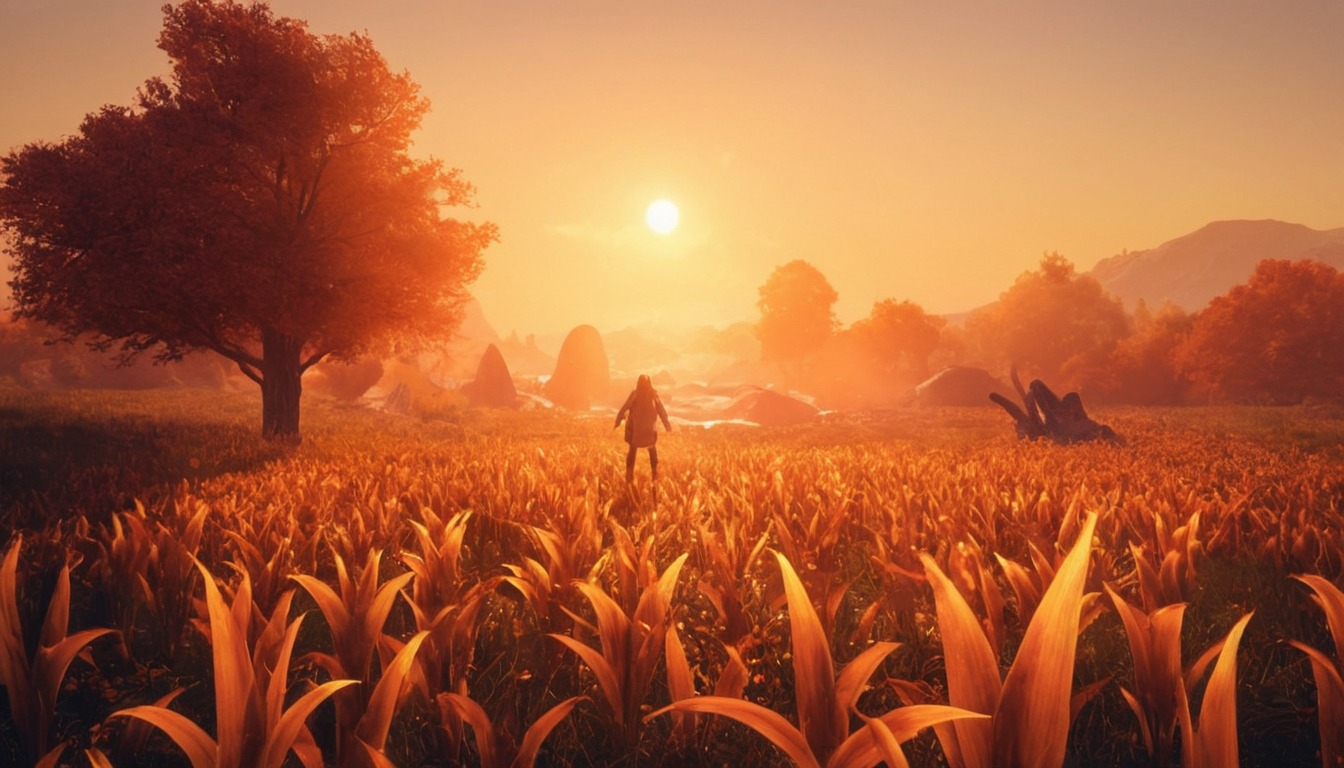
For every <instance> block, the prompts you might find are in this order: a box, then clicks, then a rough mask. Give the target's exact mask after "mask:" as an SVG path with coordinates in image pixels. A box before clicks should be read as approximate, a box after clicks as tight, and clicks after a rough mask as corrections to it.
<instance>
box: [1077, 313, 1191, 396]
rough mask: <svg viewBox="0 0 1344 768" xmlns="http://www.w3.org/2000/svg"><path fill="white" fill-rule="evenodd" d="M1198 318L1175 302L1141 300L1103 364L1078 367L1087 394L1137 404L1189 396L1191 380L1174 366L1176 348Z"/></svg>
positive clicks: (1083, 388)
mask: <svg viewBox="0 0 1344 768" xmlns="http://www.w3.org/2000/svg"><path fill="white" fill-rule="evenodd" d="M1193 323H1194V318H1193V317H1191V316H1190V315H1189V314H1187V313H1186V312H1185V310H1183V309H1181V308H1180V307H1178V306H1176V305H1175V304H1171V303H1167V304H1164V305H1163V306H1162V307H1161V308H1160V309H1158V310H1157V311H1156V312H1154V311H1153V310H1151V309H1149V308H1148V305H1147V304H1145V303H1144V302H1143V301H1142V300H1140V301H1139V305H1138V307H1136V308H1135V310H1134V316H1133V318H1132V320H1131V323H1130V326H1131V331H1130V333H1129V335H1128V336H1126V337H1125V338H1123V339H1121V340H1120V341H1119V342H1118V343H1117V344H1116V345H1115V349H1113V350H1112V351H1111V354H1110V356H1109V358H1107V359H1106V360H1105V362H1104V364H1103V365H1101V366H1099V367H1098V368H1096V369H1094V370H1092V371H1087V372H1080V373H1079V374H1078V375H1079V377H1080V378H1081V379H1082V382H1081V383H1080V389H1082V390H1085V391H1086V392H1087V393H1088V394H1089V396H1091V397H1090V398H1089V399H1092V398H1095V400H1096V401H1100V402H1111V403H1129V404H1133V405H1175V404H1178V403H1180V402H1181V401H1182V400H1183V399H1184V398H1185V396H1186V390H1187V389H1188V385H1189V382H1188V380H1187V379H1186V377H1185V376H1184V375H1182V374H1181V373H1180V371H1178V370H1177V367H1176V350H1177V348H1178V347H1180V345H1181V344H1182V343H1183V342H1184V341H1185V339H1186V338H1187V337H1188V336H1189V335H1190V328H1191V327H1192V325H1193Z"/></svg>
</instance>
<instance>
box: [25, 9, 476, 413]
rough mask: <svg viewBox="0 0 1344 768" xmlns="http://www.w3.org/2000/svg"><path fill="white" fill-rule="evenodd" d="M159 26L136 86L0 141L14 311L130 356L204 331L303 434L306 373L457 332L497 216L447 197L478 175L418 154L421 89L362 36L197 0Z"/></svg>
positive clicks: (194, 340) (460, 196) (467, 194)
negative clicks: (458, 216) (35, 137)
mask: <svg viewBox="0 0 1344 768" xmlns="http://www.w3.org/2000/svg"><path fill="white" fill-rule="evenodd" d="M159 47H160V48H161V49H162V50H164V51H165V52H166V53H167V54H168V56H169V59H170V60H171V63H172V75H171V77H170V78H169V79H168V80H167V81H165V80H163V79H160V78H155V79H151V80H149V81H147V82H146V83H145V85H144V87H143V88H142V89H141V91H140V94H139V96H138V99H137V102H136V104H135V106H133V107H117V106H107V107H104V108H102V110H101V111H99V112H96V113H93V114H90V115H89V116H88V117H86V118H85V120H84V122H83V124H82V125H81V126H80V128H79V132H78V133H77V134H76V135H74V136H71V137H69V138H66V139H64V140H62V141H61V142H60V143H56V144H50V143H35V144H30V145H28V146H26V147H23V148H21V149H19V150H16V151H13V152H11V153H10V154H9V155H7V156H5V157H4V158H3V159H2V160H0V174H3V176H2V177H0V182H2V184H3V185H2V186H0V226H3V228H7V229H8V230H10V232H11V233H12V235H13V242H14V244H13V246H12V248H11V249H10V252H11V253H12V255H13V256H14V259H15V277H14V279H13V280H12V282H11V283H10V285H11V287H12V288H13V291H14V299H15V303H16V306H17V314H18V315H19V316H21V317H26V318H32V319H35V320H39V321H42V322H44V323H48V324H50V325H52V326H54V327H56V328H57V329H59V330H60V331H61V332H63V333H65V334H66V335H67V337H70V338H73V337H75V336H77V335H79V334H83V333H92V334H94V339H95V340H94V344H95V345H97V346H99V347H101V348H113V347H118V346H119V348H120V350H121V353H122V356H123V359H124V360H129V359H131V358H133V357H134V356H136V355H138V354H140V353H143V352H147V351H150V350H153V352H154V356H155V358H156V359H157V360H159V361H168V360H175V359H178V358H180V357H181V356H182V355H183V354H185V353H186V352H187V351H188V350H191V349H195V348H205V349H210V350H213V351H215V352H217V353H219V354H221V355H223V356H224V357H226V358H228V359H230V360H232V361H233V362H235V363H236V364H237V365H238V367H239V368H240V369H241V370H242V372H243V373H244V374H246V375H247V376H248V377H249V378H251V379H252V380H253V381H255V382H256V383H257V384H258V385H259V386H260V387H261V393H262V433H263V434H264V435H265V436H266V437H268V438H276V437H280V438H291V439H292V438H296V437H297V435H298V432H299V399H300V395H301V392H302V376H303V373H304V372H305V371H306V370H308V369H309V368H310V367H311V366H313V365H314V364H316V363H317V362H319V361H321V360H323V359H324V358H328V357H331V358H333V359H346V360H352V359H355V358H356V357H358V356H359V355H361V354H363V353H368V352H374V351H380V350H385V349H386V348H388V347H389V346H391V345H392V344H394V343H398V342H416V341H421V340H423V339H426V338H429V337H432V336H438V335H441V334H444V333H447V332H449V331H450V330H451V329H452V328H453V327H455V325H456V324H457V323H458V322H459V321H460V317H461V307H462V304H463V302H464V300H465V299H466V298H467V296H466V292H465V290H466V286H468V285H469V284H470V283H471V282H472V281H473V280H474V279H475V278H476V276H477V274H478V273H479V271H480V268H481V251H482V250H483V249H484V248H485V247H486V246H487V245H488V244H489V243H490V242H492V241H493V240H494V239H495V238H496V231H495V228H494V226H493V225H491V224H472V223H465V222H460V221H455V220H452V219H447V218H444V217H443V216H442V211H443V209H444V207H445V206H456V205H463V204H467V203H469V202H470V201H471V197H472V193H473V190H472V188H471V186H470V185H469V184H468V183H467V182H465V181H464V180H463V179H462V178H461V177H460V175H459V172H458V171H456V170H451V171H450V170H446V169H445V168H444V167H443V166H442V165H441V164H440V163H439V162H437V161H419V160H414V159H412V158H410V157H409V156H408V154H407V148H408V146H409V143H410V137H411V133H412V132H413V131H414V130H415V129H416V128H417V127H418V126H419V123H420V120H421V117H422V116H423V115H424V113H425V112H426V111H427V109H428V103H427V102H426V101H425V100H424V99H422V98H421V97H420V96H419V95H418V87H417V86H416V84H415V83H414V82H413V81H412V80H411V79H410V77H409V75H407V74H405V73H402V74H395V73H393V72H391V71H390V70H389V69H388V66H387V63H386V62H385V61H384V60H383V58H382V57H381V56H380V55H379V54H378V52H377V51H376V50H375V49H374V47H373V44H372V42H371V41H370V40H369V39H368V38H367V37H365V36H362V35H357V34H353V35H348V36H317V35H314V34H312V33H310V32H309V31H308V29H307V27H306V25H305V24H304V23H303V22H301V21H297V20H294V19H287V18H276V17H274V16H273V15H272V14H271V12H270V9H269V8H268V7H267V6H266V5H264V4H255V5H240V4H234V3H215V2H211V0H186V1H185V2H182V3H180V4H178V5H176V6H168V7H165V9H164V26H163V31H162V34H161V35H160V37H159Z"/></svg>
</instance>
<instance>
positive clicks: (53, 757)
mask: <svg viewBox="0 0 1344 768" xmlns="http://www.w3.org/2000/svg"><path fill="white" fill-rule="evenodd" d="M64 752H65V742H61V743H60V744H57V745H56V746H55V747H53V748H52V750H51V751H50V752H48V753H47V754H45V755H43V756H42V757H41V758H40V759H39V760H38V761H37V762H36V763H34V764H33V768H56V766H58V765H60V764H61V754H62V753H64Z"/></svg>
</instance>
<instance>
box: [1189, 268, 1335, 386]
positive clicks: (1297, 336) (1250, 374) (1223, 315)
mask: <svg viewBox="0 0 1344 768" xmlns="http://www.w3.org/2000/svg"><path fill="white" fill-rule="evenodd" d="M1178 364H1179V366H1180V368H1181V370H1182V371H1184V372H1185V373H1186V374H1187V375H1189V376H1190V378H1191V379H1192V380H1193V381H1194V382H1195V383H1196V384H1198V385H1200V386H1201V387H1202V388H1203V389H1204V390H1206V391H1207V392H1208V393H1209V395H1210V396H1212V397H1214V398H1216V399H1221V400H1231V401H1238V402H1259V403H1277V404H1292V403H1300V402H1302V401H1303V400H1305V399H1307V398H1315V397H1319V398H1328V399H1336V400H1337V399H1340V398H1341V396H1344V275H1341V274H1340V273H1339V272H1338V271H1336V270H1335V269H1334V268H1333V267H1330V266H1329V265H1327V264H1322V263H1321V262H1318V261H1285V260H1265V261H1262V262H1260V263H1259V264H1258V265H1257V266H1256V268H1255V273H1254V274H1252V275H1251V278H1250V280H1249V281H1248V282H1246V283H1244V284H1242V285H1238V286H1235V287H1233V288H1232V289H1231V290H1230V291H1228V292H1227V293H1226V294H1224V295H1222V296H1219V297H1217V298H1215V299H1214V300H1213V301H1212V302H1210V303H1209V305H1208V306H1207V307H1205V308H1204V310H1203V311H1201V312H1200V313H1199V314H1198V315H1197V316H1196V317H1195V321H1194V326H1193V328H1192V329H1191V331H1190V338H1189V339H1188V340H1187V341H1186V342H1185V343H1184V344H1183V345H1182V346H1181V347H1180V349H1179V350H1178Z"/></svg>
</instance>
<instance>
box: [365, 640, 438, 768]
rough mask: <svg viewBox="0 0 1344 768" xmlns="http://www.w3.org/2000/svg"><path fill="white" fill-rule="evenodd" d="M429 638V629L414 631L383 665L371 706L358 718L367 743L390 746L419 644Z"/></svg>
mask: <svg viewBox="0 0 1344 768" xmlns="http://www.w3.org/2000/svg"><path fill="white" fill-rule="evenodd" d="M427 637H429V631H428V630H421V631H420V632H417V633H415V635H414V636H412V637H411V639H410V640H408V641H406V644H405V645H404V646H402V647H401V650H399V651H397V655H396V656H394V657H393V658H392V663H390V664H388V665H386V666H385V667H383V674H382V677H380V678H379V679H378V685H377V686H375V687H374V689H373V693H372V694H371V695H370V696H369V705H368V708H367V709H365V710H364V716H363V717H361V718H360V719H359V725H358V726H357V727H356V729H355V733H356V735H357V736H358V737H359V739H360V740H361V741H363V742H364V743H365V744H366V745H368V746H370V747H373V748H374V749H377V750H382V749H384V748H385V747H386V745H387V732H388V730H389V729H390V728H391V727H392V716H393V715H394V714H396V708H397V701H398V699H400V698H401V695H402V692H403V691H404V690H405V688H406V684H407V679H408V677H409V676H410V673H411V669H412V667H413V664H414V661H415V655H416V654H417V653H419V652H420V646H421V644H422V643H424V641H425V638H427Z"/></svg>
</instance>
